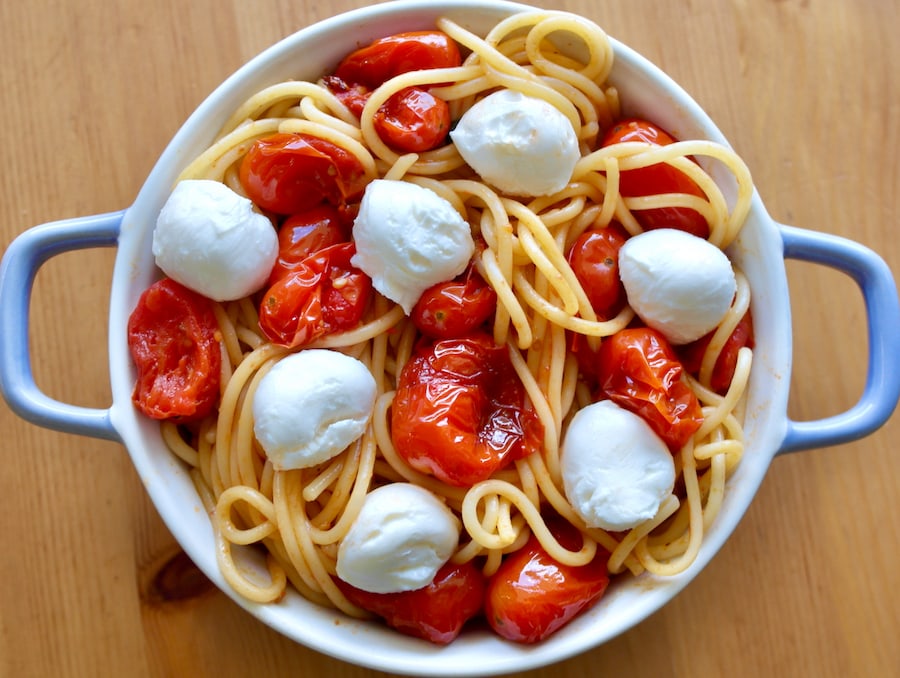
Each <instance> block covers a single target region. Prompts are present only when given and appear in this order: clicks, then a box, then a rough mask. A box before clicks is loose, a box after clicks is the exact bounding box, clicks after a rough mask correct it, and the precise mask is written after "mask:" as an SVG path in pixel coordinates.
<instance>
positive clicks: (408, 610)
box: [337, 562, 486, 645]
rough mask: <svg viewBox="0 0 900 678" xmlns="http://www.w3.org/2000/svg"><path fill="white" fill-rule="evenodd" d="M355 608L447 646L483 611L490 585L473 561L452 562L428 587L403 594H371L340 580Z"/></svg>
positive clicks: (403, 592)
mask: <svg viewBox="0 0 900 678" xmlns="http://www.w3.org/2000/svg"><path fill="white" fill-rule="evenodd" d="M337 583H338V586H339V587H340V589H341V591H343V593H344V595H345V596H347V599H348V600H350V602H352V603H353V604H354V605H357V606H359V607H361V608H363V609H364V610H368V611H369V612H372V613H374V614H376V615H378V616H379V617H381V618H382V619H384V620H385V622H386V623H387V625H388V626H390V627H391V628H394V629H396V630H398V631H400V632H401V633H405V634H406V635H409V636H415V637H417V638H423V639H425V640H428V641H430V642H432V643H435V644H436V645H446V644H447V643H449V642H451V641H452V640H453V639H454V638H456V637H457V636H458V635H459V633H460V631H462V628H463V626H464V625H465V623H466V622H467V621H469V620H470V619H472V618H473V617H475V616H476V615H478V614H479V613H480V612H481V609H482V603H483V601H484V590H485V586H486V582H485V577H484V575H483V574H482V573H481V570H480V569H478V568H477V567H475V565H474V564H473V563H472V562H468V563H464V564H462V565H457V564H455V563H452V562H448V563H447V564H445V565H444V566H443V567H442V568H441V569H439V570H438V572H437V574H436V575H435V576H434V579H433V580H432V581H431V583H430V584H428V585H427V586H425V587H423V588H421V589H416V590H415V591H402V592H400V593H370V592H368V591H363V590H361V589H358V588H356V587H354V586H351V585H350V584H348V583H347V582H344V581H341V580H338V582H337Z"/></svg>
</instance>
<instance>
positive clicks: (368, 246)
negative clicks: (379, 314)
mask: <svg viewBox="0 0 900 678" xmlns="http://www.w3.org/2000/svg"><path fill="white" fill-rule="evenodd" d="M353 239H354V240H355V241H356V254H354V255H353V258H352V259H351V260H350V262H351V263H352V264H353V265H354V266H356V267H357V268H359V269H360V270H362V271H363V272H364V273H365V274H366V275H368V276H369V277H370V278H371V279H372V285H373V286H374V287H375V289H376V290H378V291H379V292H380V293H381V294H383V295H384V296H386V297H387V298H388V299H390V300H391V301H394V302H396V303H398V304H400V306H402V307H403V310H404V311H405V312H406V313H407V315H408V314H409V313H410V312H411V311H412V308H413V306H415V304H416V302H417V301H418V300H419V297H420V296H422V292H424V291H425V290H427V289H428V288H429V287H431V286H432V285H436V284H437V283H440V282H444V281H447V280H452V279H453V278H455V277H456V276H457V275H459V274H460V273H462V272H463V271H464V270H465V268H466V266H467V265H468V263H469V259H471V257H472V254H473V253H474V252H475V241H474V240H473V239H472V230H471V228H470V226H469V223H468V222H467V221H466V220H465V219H463V218H462V217H461V216H460V214H459V212H457V211H456V210H455V209H454V208H453V205H451V204H450V203H449V202H448V201H447V200H445V199H444V198H442V197H441V196H439V195H438V194H437V193H435V192H434V191H432V190H430V189H427V188H423V187H421V186H417V185H416V184H410V183H407V182H405V181H390V180H385V179H378V180H376V181H373V182H372V183H370V184H369V185H368V186H367V187H366V192H365V193H364V194H363V198H362V202H361V203H360V206H359V214H358V215H357V217H356V220H355V221H354V222H353Z"/></svg>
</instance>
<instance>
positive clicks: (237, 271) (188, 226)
mask: <svg viewBox="0 0 900 678" xmlns="http://www.w3.org/2000/svg"><path fill="white" fill-rule="evenodd" d="M153 255H154V256H155V257H156V265H157V266H159V268H160V269H162V271H163V272H164V273H165V274H166V275H167V276H169V277H170V278H172V279H174V280H177V281H178V282H180V283H181V284H182V285H184V286H185V287H189V288H191V289H192V290H194V291H195V292H199V293H200V294H202V295H203V296H205V297H209V298H210V299H214V300H216V301H230V300H233V299H240V298H242V297H246V296H247V295H249V294H252V293H254V292H256V291H257V290H259V289H260V288H261V287H262V286H263V285H264V284H265V283H266V280H268V278H269V274H270V273H271V271H272V267H273V266H274V265H275V260H276V258H277V257H278V234H277V233H276V231H275V228H274V227H273V226H272V222H270V221H269V220H268V218H266V217H265V216H263V215H262V214H260V213H258V212H256V211H255V210H254V209H253V203H252V202H251V201H250V200H248V199H247V198H245V197H243V196H241V195H238V194H237V193H235V192H234V191H232V190H231V189H230V188H228V186H226V185H225V184H223V183H220V182H218V181H212V180H208V179H190V180H185V181H180V182H179V183H178V184H176V186H175V188H174V189H173V190H172V193H171V195H169V199H168V200H167V201H166V204H165V205H163V208H162V210H161V211H160V213H159V217H158V218H157V220H156V228H155V230H154V231H153Z"/></svg>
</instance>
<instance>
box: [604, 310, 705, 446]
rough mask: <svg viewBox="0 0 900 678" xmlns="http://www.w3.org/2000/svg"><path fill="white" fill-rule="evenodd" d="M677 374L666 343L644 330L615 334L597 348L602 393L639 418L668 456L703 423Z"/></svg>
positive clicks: (678, 367)
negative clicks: (656, 438)
mask: <svg viewBox="0 0 900 678" xmlns="http://www.w3.org/2000/svg"><path fill="white" fill-rule="evenodd" d="M682 370H683V367H682V364H681V363H680V362H679V361H678V358H677V357H676V355H675V351H674V350H673V349H672V347H671V346H670V345H669V342H668V341H666V339H665V337H663V335H662V334H660V333H659V332H657V331H656V330H654V329H651V328H649V327H636V328H630V329H624V330H621V331H619V332H616V333H615V334H614V335H612V336H611V337H607V338H606V339H605V340H604V341H603V343H602V344H601V345H600V352H599V372H600V389H601V390H602V392H603V393H604V394H605V395H606V397H608V398H609V399H611V400H612V401H614V402H615V403H617V404H619V405H621V406H622V407H624V408H625V409H627V410H630V411H631V412H634V413H635V414H637V415H639V416H641V417H642V418H643V419H644V420H645V421H646V422H647V423H648V424H649V425H650V428H652V429H653V430H654V431H655V432H656V434H657V435H658V436H659V437H660V438H662V439H663V440H664V441H665V443H666V444H667V445H668V446H669V449H670V450H672V451H673V452H674V451H677V450H679V449H680V448H681V447H683V446H684V444H685V443H687V441H688V440H689V439H690V437H691V436H692V435H693V434H694V432H695V431H696V430H697V429H698V428H700V425H701V424H702V423H703V413H702V411H701V410H700V403H699V401H698V400H697V396H696V395H695V394H694V392H693V391H692V390H691V389H690V387H689V386H688V385H687V384H686V383H685V382H684V381H682V379H681V373H682Z"/></svg>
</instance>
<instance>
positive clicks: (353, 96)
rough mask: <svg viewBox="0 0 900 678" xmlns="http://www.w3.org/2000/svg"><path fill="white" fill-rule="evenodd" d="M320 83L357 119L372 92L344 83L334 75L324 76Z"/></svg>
mask: <svg viewBox="0 0 900 678" xmlns="http://www.w3.org/2000/svg"><path fill="white" fill-rule="evenodd" d="M322 82H323V83H324V85H325V87H327V88H328V89H329V90H330V91H331V93H332V94H334V96H336V97H337V98H338V100H339V101H340V102H341V103H343V104H344V106H346V107H347V108H349V109H350V112H351V113H353V115H355V116H356V117H357V118H358V117H360V116H361V115H362V112H363V108H365V107H366V102H367V101H368V100H369V95H370V94H371V93H372V90H370V89H369V88H368V87H366V86H365V85H360V84H351V83H349V82H344V81H343V80H341V79H340V78H339V77H337V76H336V75H326V76H325V77H324V78H322Z"/></svg>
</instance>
